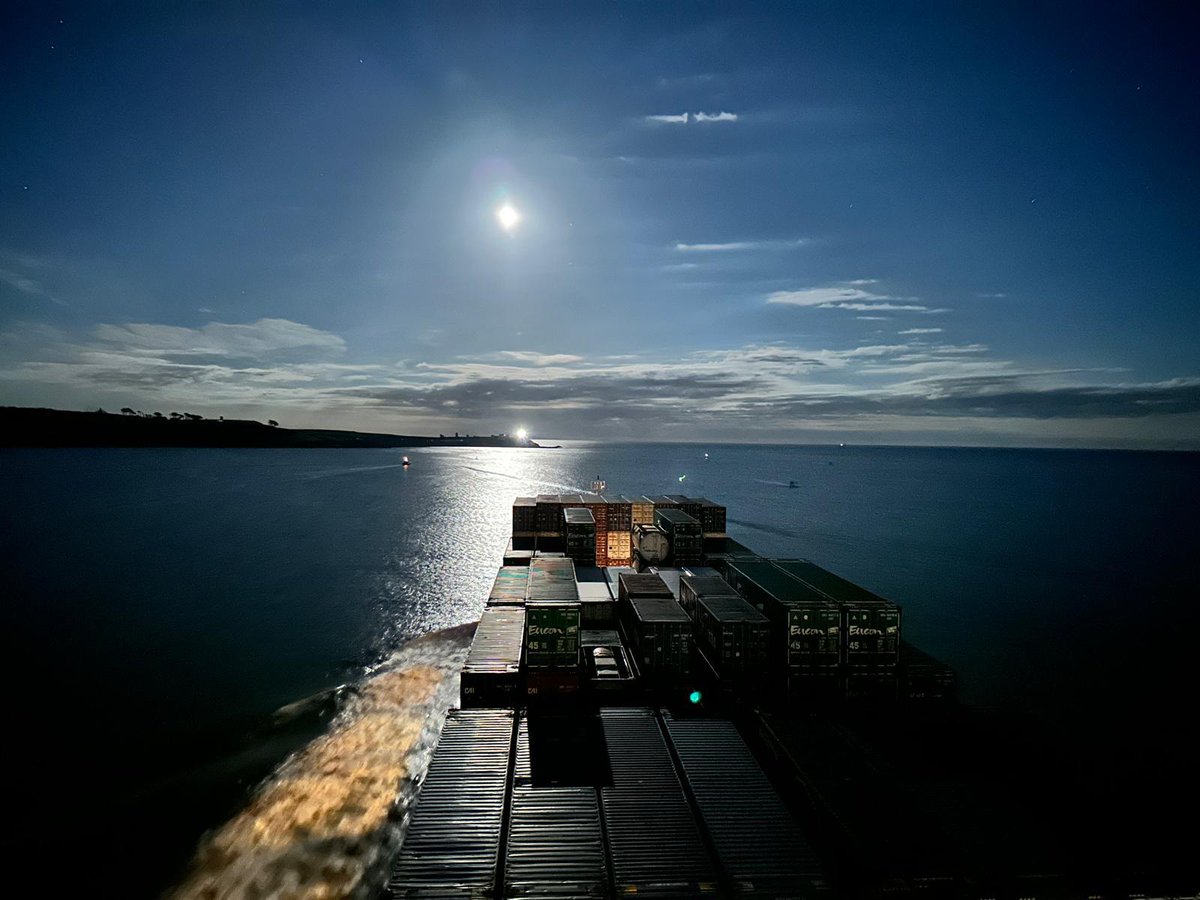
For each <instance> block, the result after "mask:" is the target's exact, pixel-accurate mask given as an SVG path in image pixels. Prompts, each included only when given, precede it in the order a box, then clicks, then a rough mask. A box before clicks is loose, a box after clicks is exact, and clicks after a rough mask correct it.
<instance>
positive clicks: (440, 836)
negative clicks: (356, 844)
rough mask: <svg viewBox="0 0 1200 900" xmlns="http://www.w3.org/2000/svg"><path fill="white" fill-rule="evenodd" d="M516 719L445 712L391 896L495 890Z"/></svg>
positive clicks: (504, 714)
mask: <svg viewBox="0 0 1200 900" xmlns="http://www.w3.org/2000/svg"><path fill="white" fill-rule="evenodd" d="M513 724H514V723H513V713H512V711H511V710H451V711H450V712H449V713H447V714H446V723H445V725H444V726H443V728H442V735H441V739H440V740H439V741H438V746H437V750H436V751H434V754H433V758H432V759H431V760H430V762H429V769H428V770H427V772H426V774H425V780H424V782H423V784H422V786H421V793H420V795H419V796H418V798H417V803H416V807H415V808H414V809H413V811H412V813H411V815H410V817H409V823H408V830H407V833H406V834H405V837H404V844H403V845H402V846H401V848H400V853H399V855H398V856H397V858H396V862H395V864H394V866H393V868H392V877H391V880H390V881H389V883H388V889H389V891H390V893H391V895H392V897H394V898H417V897H420V898H428V897H449V896H460V897H490V896H492V895H493V894H494V893H495V891H496V888H497V884H496V868H497V864H498V860H499V856H500V834H501V831H502V825H503V822H504V813H505V798H506V794H507V791H508V770H509V760H510V756H511V749H512V740H513ZM465 798H469V802H464V799H465Z"/></svg>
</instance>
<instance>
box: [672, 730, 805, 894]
mask: <svg viewBox="0 0 1200 900" xmlns="http://www.w3.org/2000/svg"><path fill="white" fill-rule="evenodd" d="M665 721H666V725H667V732H668V734H669V735H670V736H671V743H672V744H674V746H675V752H676V753H677V754H678V756H679V761H680V763H681V764H682V766H683V773H684V777H685V778H686V779H687V783H688V787H689V788H690V789H691V791H692V796H693V797H694V798H695V800H696V805H697V807H698V808H699V810H700V815H701V818H703V820H704V824H705V827H706V828H707V829H708V833H709V835H710V836H711V838H712V841H713V845H714V846H715V847H716V849H717V856H718V857H719V860H720V864H721V866H722V868H723V869H724V870H725V873H726V874H727V875H728V877H729V879H730V881H731V882H732V883H733V886H734V889H735V890H736V891H737V893H738V894H739V895H767V896H772V897H776V896H786V897H807V896H813V895H818V894H819V895H824V896H828V895H827V894H825V891H826V890H827V882H826V881H825V879H824V876H823V875H822V873H821V865H820V863H819V862H818V860H817V855H816V853H815V852H814V851H813V849H812V847H811V845H810V844H809V843H808V841H807V840H805V838H804V835H803V834H802V833H801V832H800V829H799V827H798V826H797V825H796V822H795V820H794V819H793V818H792V816H791V814H789V813H788V811H787V809H786V808H785V807H784V805H783V802H782V801H781V800H780V799H779V795H778V794H777V793H776V792H775V788H774V787H772V786H771V782H770V781H768V780H767V776H766V775H765V774H764V773H763V771H762V769H761V768H760V767H759V765H758V763H757V761H755V759H754V757H753V755H751V753H750V749H749V748H748V747H747V746H746V742H745V741H743V740H742V738H741V735H739V734H738V733H737V729H736V728H734V726H733V723H732V722H728V721H726V720H723V719H678V720H677V719H672V718H670V717H669V716H668V717H665Z"/></svg>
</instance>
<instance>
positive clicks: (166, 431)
mask: <svg viewBox="0 0 1200 900" xmlns="http://www.w3.org/2000/svg"><path fill="white" fill-rule="evenodd" d="M0 447H310V448H311V447H329V448H345V447H376V448H379V447H533V448H539V449H540V447H541V445H539V444H537V443H535V442H534V441H530V440H521V439H519V438H516V437H513V436H510V435H470V436H463V437H459V436H457V435H455V436H454V437H425V436H421V435H411V434H373V433H370V432H362V431H333V430H326V429H320V428H281V427H279V426H277V425H264V424H263V423H262V422H256V421H253V420H247V419H202V418H176V419H172V418H168V417H165V416H163V417H154V416H141V415H128V414H121V413H110V412H100V411H97V412H74V411H68V410H61V409H40V408H30V407H20V406H2V407H0Z"/></svg>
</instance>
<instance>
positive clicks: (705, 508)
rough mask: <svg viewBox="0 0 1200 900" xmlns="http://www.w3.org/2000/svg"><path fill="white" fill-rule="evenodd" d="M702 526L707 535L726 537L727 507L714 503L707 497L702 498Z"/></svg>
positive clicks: (699, 517)
mask: <svg viewBox="0 0 1200 900" xmlns="http://www.w3.org/2000/svg"><path fill="white" fill-rule="evenodd" d="M697 518H698V519H700V527H701V528H702V529H703V530H704V536H705V537H724V536H725V507H724V506H722V505H721V504H720V503H713V501H711V500H709V499H708V498H707V497H701V498H700V515H699V516H697Z"/></svg>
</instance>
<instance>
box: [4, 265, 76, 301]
mask: <svg viewBox="0 0 1200 900" xmlns="http://www.w3.org/2000/svg"><path fill="white" fill-rule="evenodd" d="M0 259H3V260H4V262H5V263H6V265H5V266H2V267H0V283H2V284H7V285H8V286H9V287H10V288H12V289H13V290H15V291H19V292H20V293H22V294H25V295H26V296H29V297H38V298H40V299H42V300H49V301H50V302H51V303H55V304H57V305H59V306H66V305H67V302H66V301H65V300H62V299H60V298H59V297H57V296H55V294H54V293H53V292H52V291H51V290H50V289H49V288H47V287H46V285H45V284H43V283H42V282H41V281H40V280H38V279H37V278H33V277H32V276H30V275H29V274H28V272H27V271H25V270H28V269H41V268H43V267H44V263H43V261H41V260H37V259H34V258H32V257H28V256H20V255H16V254H12V253H5V254H3V255H2V256H0Z"/></svg>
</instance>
